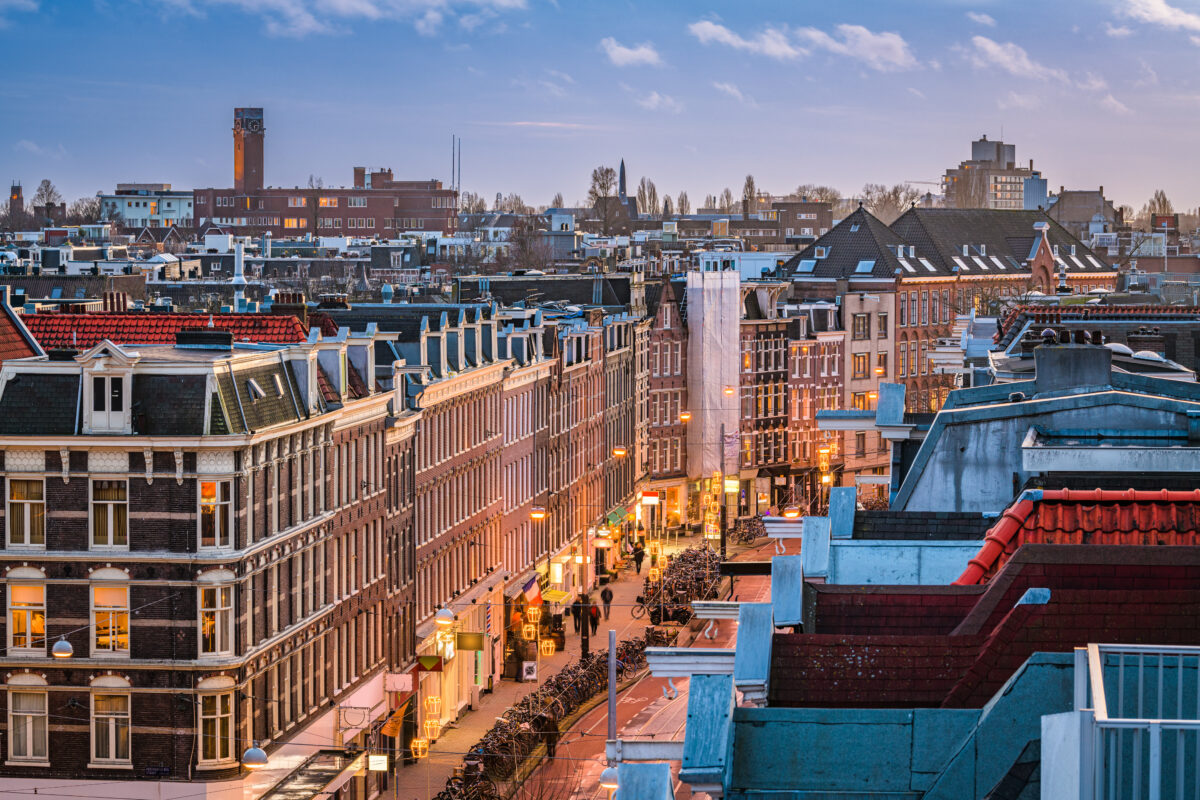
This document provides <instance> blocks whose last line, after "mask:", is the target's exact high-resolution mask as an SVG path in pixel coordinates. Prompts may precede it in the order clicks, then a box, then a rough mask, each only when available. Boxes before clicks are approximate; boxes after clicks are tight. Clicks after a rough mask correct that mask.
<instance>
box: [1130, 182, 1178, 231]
mask: <svg viewBox="0 0 1200 800" xmlns="http://www.w3.org/2000/svg"><path fill="white" fill-rule="evenodd" d="M1174 213H1175V206H1174V205H1172V204H1171V201H1170V199H1169V198H1168V197H1167V193H1166V192H1164V191H1163V190H1162V189H1155V190H1154V194H1153V195H1151V196H1150V199H1149V200H1147V201H1146V205H1144V206H1142V210H1141V213H1139V214H1138V216H1137V222H1138V227H1139V228H1142V229H1143V230H1146V229H1149V228H1150V227H1151V226H1152V225H1153V224H1154V223H1153V221H1154V217H1155V216H1167V215H1170V214H1174Z"/></svg>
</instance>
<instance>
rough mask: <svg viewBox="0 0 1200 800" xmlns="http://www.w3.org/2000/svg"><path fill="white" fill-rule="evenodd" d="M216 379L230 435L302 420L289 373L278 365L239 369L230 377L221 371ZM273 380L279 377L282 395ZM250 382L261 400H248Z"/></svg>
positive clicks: (294, 386) (295, 387) (298, 392)
mask: <svg viewBox="0 0 1200 800" xmlns="http://www.w3.org/2000/svg"><path fill="white" fill-rule="evenodd" d="M216 375H217V388H218V390H219V392H220V397H221V405H222V406H223V410H224V416H225V425H226V427H227V428H228V429H229V431H230V432H231V433H246V432H253V431H260V430H263V429H264V428H270V427H273V426H275V425H283V424H286V423H289V422H298V421H300V420H301V419H304V418H305V416H306V415H305V414H304V413H303V412H302V408H303V407H302V406H300V407H298V405H297V402H298V398H299V397H300V390H299V388H298V387H297V386H296V382H295V379H294V378H293V377H292V373H291V370H289V369H287V368H286V367H284V365H282V364H267V365H262V366H257V367H243V368H240V369H234V371H233V374H232V375H231V374H230V372H229V370H228V368H225V367H222V368H221V369H218V371H217V373H216ZM275 376H279V380H280V387H281V388H282V389H283V392H282V394H280V393H279V391H278V390H277V389H276V383H275ZM251 380H253V381H254V382H255V383H257V384H258V386H259V387H260V388H261V389H262V390H263V392H264V394H265V396H264V397H259V398H257V399H254V398H252V397H251V392H250V388H249V381H251Z"/></svg>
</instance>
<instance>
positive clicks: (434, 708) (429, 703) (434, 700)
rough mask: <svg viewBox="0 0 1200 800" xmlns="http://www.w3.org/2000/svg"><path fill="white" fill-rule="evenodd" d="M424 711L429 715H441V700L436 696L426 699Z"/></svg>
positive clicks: (432, 695)
mask: <svg viewBox="0 0 1200 800" xmlns="http://www.w3.org/2000/svg"><path fill="white" fill-rule="evenodd" d="M425 710H426V711H427V712H429V713H430V714H435V715H440V714H441V713H442V698H441V697H440V696H438V695H436V694H431V695H429V697H426V698H425Z"/></svg>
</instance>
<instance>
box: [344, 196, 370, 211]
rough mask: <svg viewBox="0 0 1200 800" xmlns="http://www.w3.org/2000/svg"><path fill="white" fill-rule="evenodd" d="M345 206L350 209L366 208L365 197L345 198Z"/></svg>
mask: <svg viewBox="0 0 1200 800" xmlns="http://www.w3.org/2000/svg"><path fill="white" fill-rule="evenodd" d="M346 205H348V206H349V207H350V208H366V207H367V198H365V197H347V198H346Z"/></svg>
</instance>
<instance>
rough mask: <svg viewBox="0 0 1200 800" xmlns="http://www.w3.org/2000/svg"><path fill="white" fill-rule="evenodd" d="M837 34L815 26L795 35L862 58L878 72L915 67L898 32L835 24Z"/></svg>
mask: <svg viewBox="0 0 1200 800" xmlns="http://www.w3.org/2000/svg"><path fill="white" fill-rule="evenodd" d="M834 30H835V31H836V32H837V37H834V36H831V35H829V34H828V33H826V32H825V31H822V30H818V29H816V28H800V29H799V30H797V31H796V35H797V36H798V37H800V38H801V39H803V40H805V41H806V42H808V43H809V44H811V45H812V46H813V47H816V48H818V49H821V50H827V51H829V52H830V53H837V54H838V55H843V56H847V57H849V58H854V59H857V60H859V61H862V62H863V63H864V64H866V65H867V66H868V67H870V68H871V69H874V70H878V71H879V72H895V71H897V70H905V69H914V68H916V67H917V59H916V58H915V57H913V54H912V51H911V50H909V49H908V42H906V41H904V38H903V37H901V36H900V34H898V33H891V32H886V31H885V32H884V33H874V32H873V31H870V30H868V29H866V28H864V27H863V26H861V25H838V26H837V28H835V29H834Z"/></svg>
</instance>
